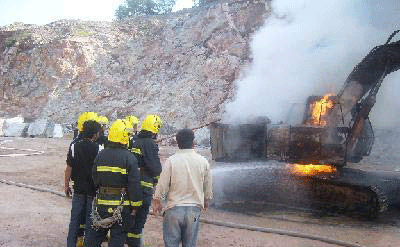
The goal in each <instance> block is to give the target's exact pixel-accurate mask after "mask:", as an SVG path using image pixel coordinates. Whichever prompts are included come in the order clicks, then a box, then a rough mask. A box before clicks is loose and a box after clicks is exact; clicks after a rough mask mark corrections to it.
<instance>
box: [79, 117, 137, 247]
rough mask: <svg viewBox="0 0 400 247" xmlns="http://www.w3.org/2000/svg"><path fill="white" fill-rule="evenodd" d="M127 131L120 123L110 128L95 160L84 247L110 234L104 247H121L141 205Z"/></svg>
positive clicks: (133, 158) (96, 244)
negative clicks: (95, 192)
mask: <svg viewBox="0 0 400 247" xmlns="http://www.w3.org/2000/svg"><path fill="white" fill-rule="evenodd" d="M128 141H129V130H128V128H127V126H126V124H125V123H124V121H122V120H121V119H117V120H116V121H115V122H114V123H113V124H112V125H111V127H110V129H109V133H108V142H109V143H108V145H107V147H106V148H105V149H104V150H102V151H101V152H100V153H99V154H98V155H97V157H96V160H95V162H94V166H93V170H92V176H93V181H94V184H95V186H96V188H97V194H96V198H95V199H94V200H93V209H92V218H91V222H90V224H91V226H92V227H91V228H90V229H88V231H87V235H86V236H85V246H87V247H91V246H95V247H98V246H100V245H101V242H102V241H103V239H104V238H105V237H106V235H107V232H108V231H109V230H110V233H111V234H110V240H109V243H108V246H110V247H111V246H121V247H122V246H124V242H125V241H126V237H127V229H130V228H132V226H133V223H134V220H135V219H134V218H135V215H136V213H137V211H138V209H139V208H140V206H141V205H142V191H141V189H140V174H139V168H138V161H137V159H136V157H135V155H133V154H132V153H131V152H130V151H129V150H128V149H127V144H128Z"/></svg>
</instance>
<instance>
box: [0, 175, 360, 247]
mask: <svg viewBox="0 0 400 247" xmlns="http://www.w3.org/2000/svg"><path fill="white" fill-rule="evenodd" d="M0 183H4V184H8V185H14V186H18V187H23V188H29V189H32V190H36V191H40V192H48V193H52V194H55V195H58V196H62V197H65V194H64V193H62V192H59V191H54V190H51V189H47V188H42V187H37V186H32V185H28V184H23V183H17V182H13V181H8V180H4V179H0ZM151 214H152V213H151ZM152 215H154V216H156V217H157V216H158V215H155V214H152ZM200 222H202V223H204V224H210V225H216V226H223V227H229V228H234V229H242V230H248V231H256V232H264V233H271V234H278V235H283V236H289V237H296V238H303V239H310V240H316V241H320V242H324V243H328V244H335V245H337V246H343V247H362V245H359V244H354V243H348V242H345V241H341V240H336V239H331V238H327V237H322V236H316V235H311V234H306V233H300V232H294V231H288V230H281V229H274V228H265V227H258V226H251V225H245V224H237V223H232V222H225V221H219V220H210V219H200Z"/></svg>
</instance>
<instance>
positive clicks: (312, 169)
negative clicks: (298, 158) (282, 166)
mask: <svg viewBox="0 0 400 247" xmlns="http://www.w3.org/2000/svg"><path fill="white" fill-rule="evenodd" d="M291 172H292V173H294V174H296V175H300V176H313V175H318V174H323V173H333V172H336V167H334V166H332V165H314V164H307V165H301V164H293V165H292V166H291Z"/></svg>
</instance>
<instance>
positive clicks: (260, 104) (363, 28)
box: [225, 0, 400, 126]
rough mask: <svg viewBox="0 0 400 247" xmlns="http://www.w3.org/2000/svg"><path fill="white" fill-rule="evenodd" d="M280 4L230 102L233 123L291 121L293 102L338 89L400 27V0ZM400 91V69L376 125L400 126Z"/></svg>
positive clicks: (381, 98) (383, 95)
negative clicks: (266, 119)
mask: <svg viewBox="0 0 400 247" xmlns="http://www.w3.org/2000/svg"><path fill="white" fill-rule="evenodd" d="M272 6H273V16H272V17H271V18H269V19H268V20H267V21H266V24H265V25H264V27H263V28H262V29H261V30H260V31H259V32H258V33H257V34H256V35H255V37H254V40H253V43H252V54H253V57H254V60H253V64H252V66H251V68H250V69H249V71H248V73H247V75H246V76H245V78H243V79H242V80H240V81H238V92H237V95H236V99H235V100H234V102H232V103H230V104H228V105H227V108H226V110H227V111H226V113H227V114H226V116H225V120H226V121H228V122H229V121H235V122H237V121H246V119H247V118H249V117H256V116H267V117H269V118H270V119H271V120H272V121H273V122H278V121H285V120H286V119H287V114H288V112H289V109H290V107H291V106H292V105H293V103H299V104H304V103H305V101H306V99H307V97H308V96H310V95H323V94H326V93H337V92H338V91H339V90H340V89H341V87H342V85H343V83H344V81H345V80H346V78H347V76H348V74H349V73H350V72H351V71H352V70H353V68H354V66H355V65H357V63H359V62H360V61H361V60H362V58H363V57H364V56H366V55H367V54H368V52H369V51H370V50H371V49H372V48H373V47H375V46H377V45H381V44H383V43H385V42H386V40H387V38H388V37H389V35H390V34H391V33H392V32H393V31H394V30H397V29H399V28H400V26H399V25H400V15H399V13H400V1H397V0H392V1H390V0H325V1H320V0H276V1H273V5H272ZM398 39H399V37H396V38H395V39H394V40H398ZM398 95H400V71H398V72H395V73H393V74H391V75H390V76H388V77H387V78H386V79H385V81H384V83H383V85H382V87H381V90H380V93H379V95H378V98H377V104H376V106H375V107H374V109H373V112H372V114H371V115H372V116H371V118H372V121H373V124H374V125H375V126H376V125H379V126H388V125H393V124H395V123H400V97H398ZM389 116H390V117H389ZM388 119H391V121H389V120H388Z"/></svg>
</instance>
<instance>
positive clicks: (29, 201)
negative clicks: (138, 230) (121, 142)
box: [0, 137, 400, 247]
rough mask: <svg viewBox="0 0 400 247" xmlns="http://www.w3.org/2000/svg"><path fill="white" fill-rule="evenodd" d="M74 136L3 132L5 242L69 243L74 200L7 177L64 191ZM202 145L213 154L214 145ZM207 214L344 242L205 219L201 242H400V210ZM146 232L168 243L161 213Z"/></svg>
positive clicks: (148, 239) (0, 233)
mask: <svg viewBox="0 0 400 247" xmlns="http://www.w3.org/2000/svg"><path fill="white" fill-rule="evenodd" d="M70 141H71V138H70V137H65V138H60V139H45V138H4V137H0V181H1V183H0V196H1V200H0V222H1V224H0V246H1V247H20V246H35V247H42V246H49V247H56V246H65V245H66V237H67V230H68V223H69V217H70V209H71V200H70V199H68V198H65V197H63V196H60V195H59V194H57V193H50V192H41V191H37V190H33V189H30V188H26V187H20V186H16V185H10V184H7V183H5V182H6V181H13V182H17V183H23V184H27V185H31V186H35V187H40V188H44V189H46V190H51V191H54V192H61V193H62V192H63V176H64V169H65V157H66V152H67V149H68V145H69V143H70ZM5 148H7V149H5ZM10 148H16V149H10ZM37 151H40V152H37ZM174 151H175V148H174V147H169V146H161V147H160V153H161V159H162V161H163V160H165V159H166V158H167V157H168V156H169V155H170V154H172V153H174ZM198 151H199V152H200V153H202V154H203V155H205V156H207V157H208V158H209V157H210V151H209V150H208V149H199V150H198ZM9 154H13V155H12V156H9ZM19 154H33V155H19ZM6 155H8V156H6ZM202 218H203V219H206V220H218V221H223V222H230V223H236V224H245V225H250V226H255V227H263V228H273V229H279V230H285V231H290V232H297V233H302V234H308V235H312V236H317V237H325V238H329V239H336V240H340V241H343V244H342V245H335V244H329V243H326V242H321V241H318V240H311V239H307V238H299V237H291V236H286V235H280V234H271V233H263V232H257V231H249V230H245V229H235V228H229V227H224V226H217V225H213V224H206V223H204V222H203V223H202V225H201V230H200V235H199V240H198V246H199V247H205V246H222V247H224V246H252V247H253V246H260V247H265V246H283V247H285V246H287V247H295V246H299V247H311V246H315V247H324V246H357V245H359V246H371V247H378V246H379V247H383V246H387V247H388V246H399V243H400V216H399V215H398V213H394V214H391V215H386V216H384V217H383V219H380V220H377V221H374V222H370V221H363V220H360V219H354V218H349V217H344V216H343V217H342V216H335V217H322V218H321V217H315V216H313V215H312V214H310V213H307V212H298V211H297V212H296V211H290V210H287V211H285V210H270V211H266V212H265V211H264V212H263V213H259V214H257V213H253V214H246V213H245V212H232V211H224V210H221V209H216V208H210V209H209V210H208V211H207V212H205V213H203V215H202ZM144 236H145V246H148V247H150V246H152V247H155V246H163V241H162V217H161V216H153V215H150V216H149V220H148V222H147V223H146V226H145V230H144Z"/></svg>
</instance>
